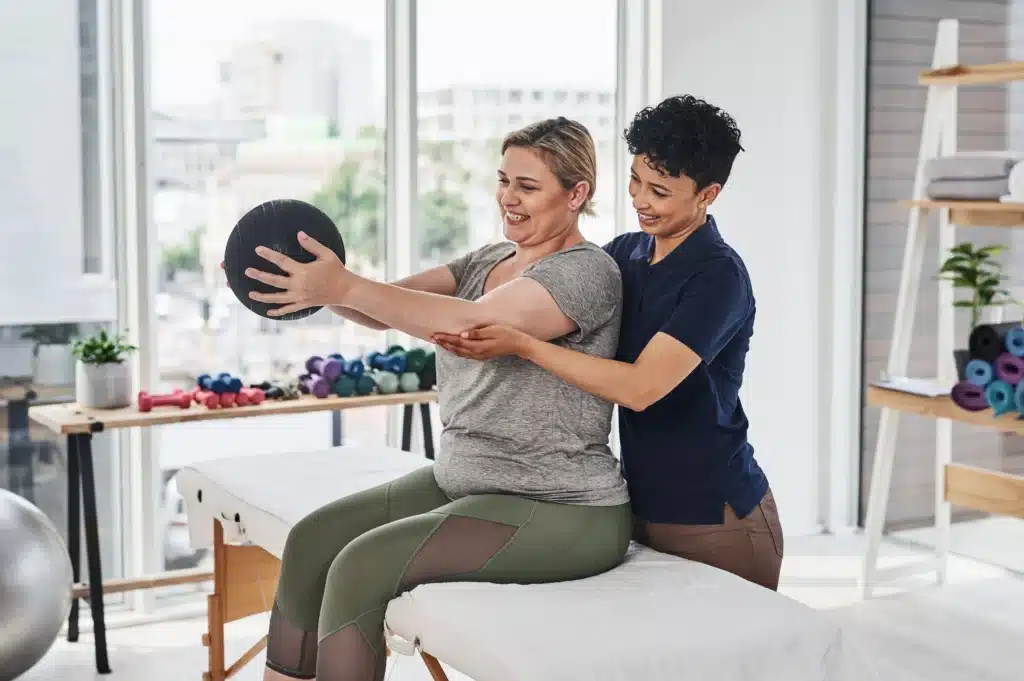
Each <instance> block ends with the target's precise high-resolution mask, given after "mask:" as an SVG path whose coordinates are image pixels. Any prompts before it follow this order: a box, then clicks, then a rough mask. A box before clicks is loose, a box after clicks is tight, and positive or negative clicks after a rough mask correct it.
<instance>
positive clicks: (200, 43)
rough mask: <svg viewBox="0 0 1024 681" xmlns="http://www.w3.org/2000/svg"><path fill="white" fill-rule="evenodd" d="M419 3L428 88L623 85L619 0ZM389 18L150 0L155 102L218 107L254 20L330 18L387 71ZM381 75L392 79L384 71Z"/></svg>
mask: <svg viewBox="0 0 1024 681" xmlns="http://www.w3.org/2000/svg"><path fill="white" fill-rule="evenodd" d="M417 6H418V8H419V12H418V17H417V21H418V31H417V38H418V42H419V46H418V68H417V77H418V79H419V83H418V85H419V87H420V88H421V89H432V88H436V87H444V86H446V85H453V84H483V83H488V84H494V85H497V86H502V85H505V84H508V85H512V84H515V85H537V86H541V87H544V86H549V87H550V86H558V85H561V86H576V87H601V88H606V89H609V90H611V89H613V88H614V87H615V23H616V13H615V0H505V1H499V0H419V2H418V3H417ZM385 12H386V3H385V1H384V0H150V18H151V23H150V48H151V63H152V69H153V79H152V81H151V87H152V97H153V106H154V107H156V108H161V107H165V106H168V105H174V104H191V103H201V102H204V101H209V100H210V99H211V98H212V97H213V95H214V93H215V92H216V79H217V63H218V60H219V59H220V58H221V57H222V56H223V55H224V54H225V53H226V52H227V49H228V47H229V46H230V45H231V43H232V42H233V41H236V40H238V39H239V38H242V37H244V36H245V35H246V33H247V29H248V26H249V24H251V23H261V22H266V21H274V20H281V19H330V20H333V21H336V22H337V23H339V24H341V25H344V26H347V27H349V28H350V29H351V30H353V32H356V33H358V34H361V35H363V36H365V37H366V38H368V39H369V40H370V41H372V43H373V44H374V51H375V54H374V55H373V58H374V63H375V64H376V65H382V64H383V60H384V58H385V55H384V39H385V34H384V31H385ZM374 72H375V73H380V74H383V67H382V66H375V67H374ZM378 86H379V87H380V89H381V90H383V86H384V84H383V83H379V84H378Z"/></svg>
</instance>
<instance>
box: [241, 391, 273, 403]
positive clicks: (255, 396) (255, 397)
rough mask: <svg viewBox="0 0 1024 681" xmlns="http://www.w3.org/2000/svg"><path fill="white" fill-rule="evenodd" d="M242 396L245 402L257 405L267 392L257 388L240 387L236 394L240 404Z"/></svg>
mask: <svg viewBox="0 0 1024 681" xmlns="http://www.w3.org/2000/svg"><path fill="white" fill-rule="evenodd" d="M243 396H244V397H245V403H246V404H252V405H257V404H259V403H261V402H262V401H263V400H265V399H267V394H266V393H265V392H263V391H262V390H260V389H259V388H242V392H240V393H239V394H238V397H239V402H238V403H239V404H242V402H241V398H242V397H243Z"/></svg>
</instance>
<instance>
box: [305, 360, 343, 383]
mask: <svg viewBox="0 0 1024 681" xmlns="http://www.w3.org/2000/svg"><path fill="white" fill-rule="evenodd" d="M342 368H343V366H342V363H341V362H339V361H338V360H336V359H331V358H328V359H324V358H323V357H316V356H313V357H310V358H309V359H307V360H306V371H308V372H309V373H310V374H320V375H321V376H323V377H324V378H326V379H327V380H328V381H329V382H330V383H334V381H336V380H337V379H338V376H341V370H342Z"/></svg>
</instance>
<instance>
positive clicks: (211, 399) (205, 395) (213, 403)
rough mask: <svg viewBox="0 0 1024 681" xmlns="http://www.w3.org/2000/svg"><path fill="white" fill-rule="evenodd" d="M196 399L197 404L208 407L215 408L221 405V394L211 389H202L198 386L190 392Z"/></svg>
mask: <svg viewBox="0 0 1024 681" xmlns="http://www.w3.org/2000/svg"><path fill="white" fill-rule="evenodd" d="M188 395H190V396H191V397H192V399H193V400H194V401H195V403H196V404H201V405H203V406H204V407H206V408H207V409H215V408H217V407H218V406H219V405H220V396H218V395H217V393H212V392H210V391H209V390H200V389H199V388H196V389H195V390H192V391H190V392H189V393H188Z"/></svg>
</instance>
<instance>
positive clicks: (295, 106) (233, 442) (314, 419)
mask: <svg viewBox="0 0 1024 681" xmlns="http://www.w3.org/2000/svg"><path fill="white" fill-rule="evenodd" d="M385 9H386V4H385V3H383V2H371V3H359V4H355V3H347V2H340V3H339V2H316V1H313V0H290V1H289V2H262V3H253V2H250V1H248V0H218V1H217V2H209V1H208V0H152V1H151V11H150V21H151V24H150V29H149V30H150V36H151V48H152V72H151V84H150V87H151V91H152V107H153V110H152V112H151V116H152V119H151V120H152V128H151V129H152V136H153V137H152V153H153V161H152V166H153V180H154V185H153V187H152V210H153V219H154V222H155V228H156V232H157V235H158V243H159V252H158V253H156V254H154V256H153V257H154V261H155V262H156V263H158V267H159V287H158V291H159V292H158V294H157V298H156V300H155V301H154V302H155V305H156V316H157V325H158V330H157V334H158V336H159V357H158V364H159V370H160V379H161V384H160V386H159V390H161V391H170V390H172V389H174V388H183V389H191V388H192V387H194V386H195V385H196V380H197V377H198V376H200V375H201V374H210V375H212V376H216V375H217V374H219V373H221V372H228V373H230V374H232V375H233V376H236V377H238V378H240V379H241V380H242V382H243V384H245V385H251V384H258V383H261V382H263V381H268V380H270V381H275V380H294V379H297V378H298V376H299V375H300V374H303V373H306V370H305V367H304V365H305V363H306V360H307V359H308V358H309V357H311V356H313V355H319V356H326V355H329V354H332V353H340V354H341V355H343V356H345V357H347V358H354V357H359V356H361V355H365V353H367V352H369V351H371V350H381V351H383V350H385V349H386V345H385V338H384V335H383V334H382V333H379V332H375V331H371V330H368V329H365V328H363V327H360V326H357V325H355V324H352V323H349V322H347V321H344V320H342V319H341V318H340V317H337V316H335V315H333V314H332V313H330V312H329V311H327V310H322V311H320V312H319V313H317V314H316V315H314V316H312V317H310V318H307V319H305V320H301V321H290V322H281V321H276V320H268V319H263V318H261V317H259V316H257V315H255V314H253V313H252V312H250V311H248V310H247V309H246V308H244V307H243V306H242V305H241V304H240V303H239V302H238V300H237V299H236V298H235V296H234V294H233V293H232V292H231V291H230V290H229V289H228V288H227V286H226V281H225V279H224V276H223V272H222V271H221V269H220V262H221V261H222V260H223V253H224V244H225V242H226V240H227V238H228V235H229V233H230V232H231V229H232V228H233V227H234V225H235V223H236V221H237V220H238V219H239V218H240V217H241V216H242V215H243V214H244V213H245V212H247V211H248V210H250V209H251V208H253V207H255V206H256V205H258V204H260V203H262V202H264V201H268V200H270V199H277V198H294V199H300V200H303V201H307V202H310V203H313V204H314V205H316V206H318V207H320V208H321V209H322V210H324V211H325V212H326V213H327V214H328V215H329V216H330V217H331V218H333V219H334V221H335V222H336V224H337V225H338V226H339V228H340V230H341V231H342V234H343V236H344V239H345V243H346V252H347V261H348V265H349V267H351V268H352V269H353V270H356V271H359V272H361V273H363V274H366V275H368V276H371V277H374V278H376V279H383V278H384V242H383V238H384V236H383V235H384V211H385V201H384V193H385V166H384V151H385V149H384V126H385V91H386V87H385V66H386V64H385V58H386V53H385V27H386V16H385ZM197 17H201V21H197V20H196V18H197ZM386 418H387V412H386V410H385V409H384V408H371V409H363V410H354V411H349V412H346V413H345V414H344V416H343V433H344V442H345V443H346V444H350V443H383V442H384V441H385V438H386V427H385V425H386ZM332 426H333V424H332V416H331V415H330V414H329V413H319V414H307V415H294V416H282V417H269V418H265V419H263V418H261V419H244V420H237V421H235V420H218V421H211V422H206V423H198V424H188V425H186V424H179V425H175V426H172V427H165V428H160V429H157V430H155V431H154V435H155V437H158V438H159V447H160V450H159V451H160V466H161V469H162V471H163V474H164V478H163V479H164V480H165V489H164V498H163V499H162V503H163V515H164V517H165V519H166V520H165V524H166V526H165V530H164V532H165V536H164V537H163V546H164V556H165V563H166V565H167V567H168V568H186V567H190V566H194V565H197V564H201V562H202V561H204V560H208V557H204V556H202V555H199V554H197V553H196V552H195V551H194V550H193V548H192V547H191V546H190V544H189V539H188V531H187V527H186V526H185V524H184V521H185V518H184V513H183V509H182V505H181V499H180V496H179V495H178V493H177V491H176V489H175V485H174V477H173V476H174V473H175V472H176V471H177V470H178V469H180V468H181V467H182V466H185V465H188V464H191V463H193V462H195V461H197V460H201V459H206V458H215V457H216V458H219V457H225V456H241V455H249V454H260V453H270V452H291V451H301V450H313V449H323V448H326V447H330V446H331V445H332V442H333V438H332V434H333V428H332ZM184 591H188V589H185V590H184Z"/></svg>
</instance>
